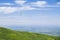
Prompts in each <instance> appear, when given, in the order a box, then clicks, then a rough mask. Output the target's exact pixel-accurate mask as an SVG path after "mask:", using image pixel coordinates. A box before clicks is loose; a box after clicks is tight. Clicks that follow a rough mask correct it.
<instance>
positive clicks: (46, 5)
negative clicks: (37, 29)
mask: <svg viewBox="0 0 60 40" xmlns="http://www.w3.org/2000/svg"><path fill="white" fill-rule="evenodd" d="M0 25H22V26H23V25H24V26H29V25H34V26H35V25H36V26H37V25H38V26H41V25H42V26H50V25H54V26H60V0H0Z"/></svg>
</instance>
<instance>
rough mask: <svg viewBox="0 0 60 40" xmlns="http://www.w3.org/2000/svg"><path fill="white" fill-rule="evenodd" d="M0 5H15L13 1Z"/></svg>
mask: <svg viewBox="0 0 60 40" xmlns="http://www.w3.org/2000/svg"><path fill="white" fill-rule="evenodd" d="M0 5H14V4H12V3H0Z"/></svg>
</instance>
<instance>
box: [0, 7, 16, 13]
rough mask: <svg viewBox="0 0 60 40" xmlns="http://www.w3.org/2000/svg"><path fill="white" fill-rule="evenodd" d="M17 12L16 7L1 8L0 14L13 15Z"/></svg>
mask: <svg viewBox="0 0 60 40" xmlns="http://www.w3.org/2000/svg"><path fill="white" fill-rule="evenodd" d="M16 10H17V8H16V7H0V13H5V14H7V13H13V12H15V11H16Z"/></svg>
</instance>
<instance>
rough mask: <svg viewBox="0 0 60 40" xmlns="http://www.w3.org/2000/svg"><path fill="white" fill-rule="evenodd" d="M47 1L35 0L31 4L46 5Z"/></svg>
mask: <svg viewBox="0 0 60 40" xmlns="http://www.w3.org/2000/svg"><path fill="white" fill-rule="evenodd" d="M46 4H47V2H46V1H37V2H32V3H31V5H35V6H39V7H40V6H44V5H46Z"/></svg>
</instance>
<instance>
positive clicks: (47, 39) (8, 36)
mask: <svg viewBox="0 0 60 40" xmlns="http://www.w3.org/2000/svg"><path fill="white" fill-rule="evenodd" d="M59 38H60V37H53V36H48V35H44V34H37V33H30V32H22V31H14V30H10V29H6V28H2V27H0V40H60V39H59Z"/></svg>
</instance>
